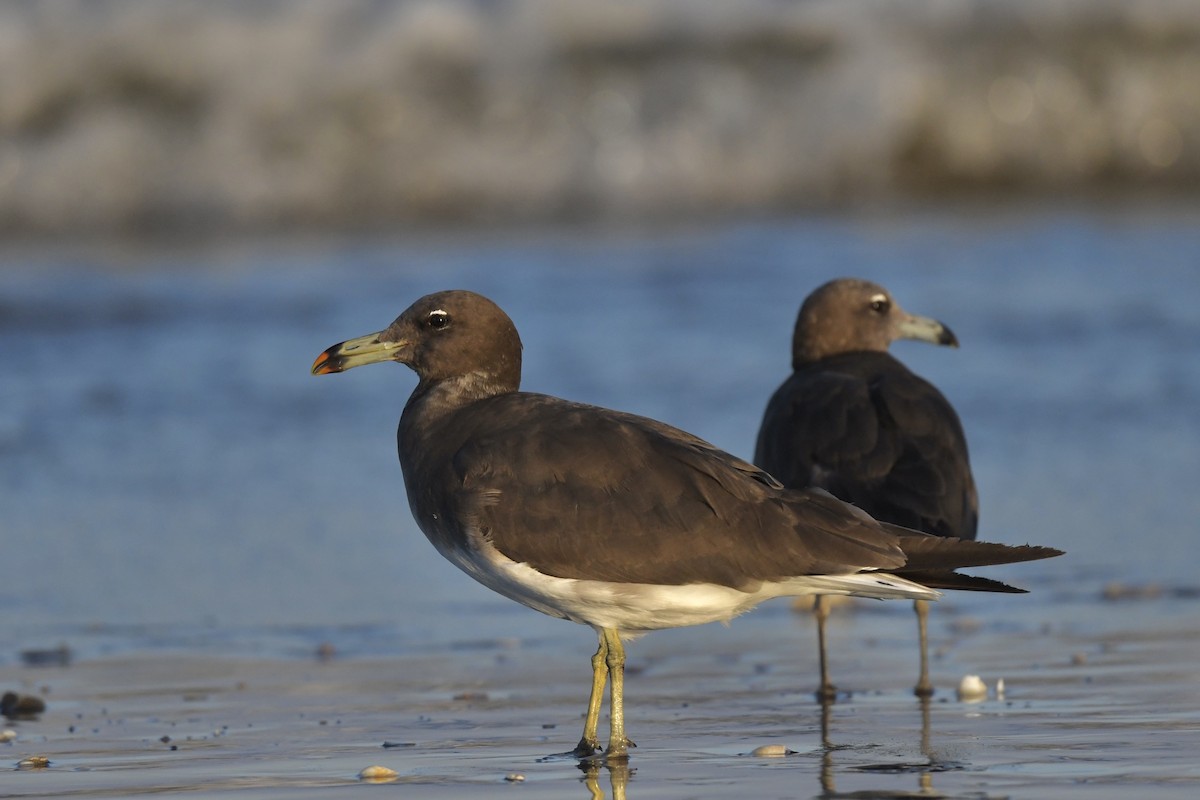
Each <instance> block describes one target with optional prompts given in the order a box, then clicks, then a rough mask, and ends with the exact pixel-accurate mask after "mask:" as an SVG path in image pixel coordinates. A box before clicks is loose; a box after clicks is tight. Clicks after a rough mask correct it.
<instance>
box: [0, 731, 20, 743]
mask: <svg viewBox="0 0 1200 800" xmlns="http://www.w3.org/2000/svg"><path fill="white" fill-rule="evenodd" d="M16 738H17V732H16V731H14V730H13V729H12V728H5V729H4V730H2V731H0V744H3V743H4V742H11V741H12V740H13V739H16Z"/></svg>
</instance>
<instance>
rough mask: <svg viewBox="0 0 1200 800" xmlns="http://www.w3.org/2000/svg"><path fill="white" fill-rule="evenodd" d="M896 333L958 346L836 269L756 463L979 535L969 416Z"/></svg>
mask: <svg viewBox="0 0 1200 800" xmlns="http://www.w3.org/2000/svg"><path fill="white" fill-rule="evenodd" d="M896 339H916V340H919V341H924V342H930V343H932V344H937V345H945V346H949V347H958V339H957V338H956V337H955V336H954V334H953V333H952V332H951V331H950V329H949V328H947V327H946V326H945V325H943V324H942V323H940V322H938V321H937V320H934V319H929V318H928V317H919V316H916V315H914V314H908V313H906V312H904V311H903V310H902V309H901V308H900V306H899V305H897V303H896V301H895V300H894V299H892V296H891V294H890V293H888V291H887V289H884V288H883V287H882V286H879V285H878V284H875V283H871V282H869V281H863V280H857V279H853V278H840V279H838V280H833V281H830V282H828V283H826V284H824V285H823V286H820V287H819V288H817V289H816V290H815V291H814V292H813V293H812V294H810V295H809V296H808V298H807V299H806V300H805V301H804V303H803V305H801V307H800V313H799V315H798V316H797V318H796V327H795V331H794V334H793V338H792V369H793V370H794V372H793V373H792V375H791V377H789V378H788V379H787V380H786V381H784V383H783V385H781V386H780V387H779V389H777V390H776V392H775V394H774V395H773V396H772V397H771V400H770V402H769V403H768V404H767V409H766V413H765V414H764V415H763V421H762V427H761V428H760V429H759V432H758V444H757V446H756V447H755V454H754V463H755V464H757V465H758V466H760V467H762V468H763V469H765V470H766V471H767V472H769V473H771V474H772V475H774V476H775V477H776V478H778V479H779V480H780V481H782V482H783V484H784V485H785V486H788V487H790V488H793V489H804V488H821V489H825V490H827V491H829V492H830V493H831V494H833V495H834V496H836V497H838V498H840V499H842V500H845V501H846V502H848V503H853V504H854V505H856V506H858V507H859V508H861V509H863V510H864V511H866V512H867V513H868V514H870V515H871V516H873V517H875V518H876V519H879V520H883V521H885V522H890V523H893V524H896V525H903V526H904V527H906V528H912V529H914V530H919V531H923V532H925V533H929V534H933V535H935V536H947V537H953V538H957V539H974V538H975V529H976V526H977V524H978V521H979V501H978V498H977V496H976V493H975V480H974V478H973V477H972V476H971V464H970V460H969V459H968V456H967V439H966V436H964V434H963V428H962V423H960V422H959V419H958V414H956V413H955V412H954V408H953V406H951V405H950V401H949V400H947V399H946V398H945V397H944V396H943V395H942V393H941V392H939V391H938V390H937V388H936V387H934V386H933V385H932V384H931V383H929V382H928V381H926V380H924V379H923V378H921V377H919V376H917V375H915V374H913V373H912V372H910V371H909V370H908V368H907V367H905V366H904V365H903V364H901V363H900V362H899V361H897V360H896V359H895V358H893V357H892V356H891V355H890V354H889V353H888V346H889V345H890V344H891V343H892V342H893V341H895V340H896ZM959 588H971V587H959ZM1010 591H1014V592H1016V591H1020V590H1018V589H1010ZM914 605H915V608H916V612H917V630H918V637H919V639H920V649H921V656H920V659H921V660H920V665H921V666H920V675H919V676H918V679H917V685H916V688H915V689H914V692H915V693H916V694H917V696H918V697H929V696H930V695H932V694H933V685H932V684H931V683H930V681H929V645H928V639H927V633H926V617H927V616H928V613H929V606H928V603H926V602H925V601H924V600H916V601H915V603H914ZM814 610H815V612H816V617H817V641H818V646H819V649H820V663H821V686H820V688H819V689H818V690H817V696H818V697H819V698H821V699H822V700H832V699H834V697H835V696H836V694H837V690H836V689H835V688H834V686H833V684H832V683H831V682H830V680H829V670H828V665H827V662H826V652H825V620H826V618H827V617H828V614H829V607H828V604H827V603H826V602H825V601H823V600H822V598H821V597H820V596H818V597H817V600H816V604H815V609H814Z"/></svg>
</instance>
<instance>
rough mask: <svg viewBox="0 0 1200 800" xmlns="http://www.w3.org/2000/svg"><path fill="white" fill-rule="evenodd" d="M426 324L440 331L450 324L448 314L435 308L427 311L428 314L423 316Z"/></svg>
mask: <svg viewBox="0 0 1200 800" xmlns="http://www.w3.org/2000/svg"><path fill="white" fill-rule="evenodd" d="M425 322H426V324H428V325H429V327H431V328H433V329H434V330H436V331H440V330H441V329H443V328H445V327H446V326H447V325H449V324H450V315H449V314H447V313H446V312H445V311H443V310H442V309H440V308H439V309H436V310H434V311H430V312H429V316H427V317H426V318H425Z"/></svg>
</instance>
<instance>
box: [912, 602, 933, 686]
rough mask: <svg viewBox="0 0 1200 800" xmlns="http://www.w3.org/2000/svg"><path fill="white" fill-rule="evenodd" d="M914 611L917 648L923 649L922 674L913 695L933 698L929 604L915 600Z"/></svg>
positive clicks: (918, 678)
mask: <svg viewBox="0 0 1200 800" xmlns="http://www.w3.org/2000/svg"><path fill="white" fill-rule="evenodd" d="M913 610H914V611H916V612H917V639H918V645H917V646H918V647H920V648H921V674H920V675H919V676H918V677H917V685H916V688H914V689H913V694H915V695H916V696H917V697H932V696H933V684H932V683H930V682H929V630H928V627H929V626H928V618H929V603H927V602H926V601H924V600H914V601H913Z"/></svg>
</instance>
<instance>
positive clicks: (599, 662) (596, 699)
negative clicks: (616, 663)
mask: <svg viewBox="0 0 1200 800" xmlns="http://www.w3.org/2000/svg"><path fill="white" fill-rule="evenodd" d="M604 634H605V632H604V631H600V646H599V647H597V648H596V653H595V655H593V656H592V693H591V695H590V696H589V697H588V710H587V717H586V718H585V719H584V721H583V738H581V739H580V740H579V744H577V745H575V749H574V750H572V751H571V752H572V754H574V755H575V756H576V757H577V758H588V757H590V756H591V755H592V754H594V753H595V752H596V751H597V750H599V749H600V740H599V739H598V738H596V726H597V725H598V724H599V723H600V703H601V702H602V701H603V700H604V683H605V681H607V680H608V640H607V639H606V638H605V635H604Z"/></svg>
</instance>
